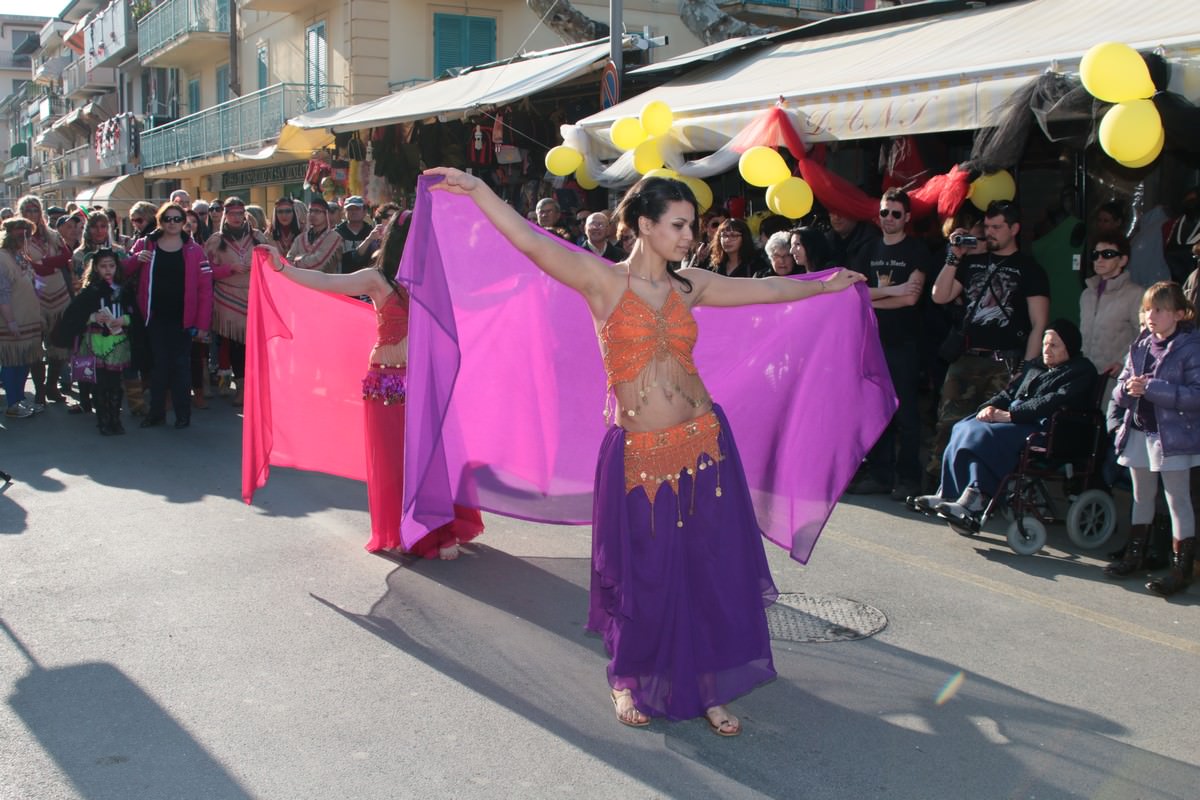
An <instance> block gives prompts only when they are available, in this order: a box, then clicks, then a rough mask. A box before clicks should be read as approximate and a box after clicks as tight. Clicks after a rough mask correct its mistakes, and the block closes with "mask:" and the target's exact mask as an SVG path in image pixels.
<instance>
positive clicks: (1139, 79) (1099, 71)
mask: <svg viewBox="0 0 1200 800" xmlns="http://www.w3.org/2000/svg"><path fill="white" fill-rule="evenodd" d="M1079 78H1080V80H1082V81H1083V88H1085V89H1087V90H1088V93H1089V94H1091V95H1092V97H1095V98H1096V99H1098V100H1103V101H1104V102H1106V103H1124V102H1125V101H1126V100H1140V99H1142V98H1146V97H1149V96H1150V95H1152V94H1154V81H1152V80H1150V70H1149V69H1148V68H1147V67H1146V62H1145V61H1143V60H1142V57H1141V55H1139V54H1138V51H1137V50H1134V49H1133V48H1132V47H1130V46H1129V45H1127V44H1121V43H1120V42H1101V43H1100V44H1097V45H1093V46H1092V47H1091V48H1090V49H1089V50H1088V51H1087V52H1086V53H1084V54H1083V58H1082V59H1081V60H1080V61H1079Z"/></svg>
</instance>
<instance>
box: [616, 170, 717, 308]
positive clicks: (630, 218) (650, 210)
mask: <svg viewBox="0 0 1200 800" xmlns="http://www.w3.org/2000/svg"><path fill="white" fill-rule="evenodd" d="M671 203H690V204H691V206H692V211H693V212H694V215H693V217H692V233H693V234H696V233H697V225H698V224H699V223H698V220H699V219H700V205H699V204H698V203H697V202H696V196H695V195H694V194H692V190H691V189H690V188H689V187H688V185H687V184H686V183H684V182H683V181H677V180H673V179H671V178H642V179H641V180H640V181H638V182H637V183H635V184H634V185H633V186H631V187H630V188H629V191H627V192H626V193H625V196H624V197H622V198H621V202H620V203H618V204H617V209H616V211H614V212H613V213H614V215H615V216H616V218H617V219H618V220H620V222H621V223H622V224H624V225H625V227H626V228H628V229H629V230H630V231H632V232H633V235H634V236H635V237H636V236H638V235H639V233H640V231H639V228H638V219H639V218H640V217H646V218H647V219H651V220H654V221H655V222H658V221H659V220H660V219H662V217H663V215H664V214H666V213H667V207H668V206H669V205H670V204H671ZM678 272H679V262H678V261H668V262H667V274H668V275H670V276H671V277H672V278H674V279H675V280H677V281H679V282H680V283H682V284H683V286H684V290H685V291H688V292H690V291H691V290H692V282H691V281H689V280H688V279H687V278H685V277H683V276H682V275H679V274H678Z"/></svg>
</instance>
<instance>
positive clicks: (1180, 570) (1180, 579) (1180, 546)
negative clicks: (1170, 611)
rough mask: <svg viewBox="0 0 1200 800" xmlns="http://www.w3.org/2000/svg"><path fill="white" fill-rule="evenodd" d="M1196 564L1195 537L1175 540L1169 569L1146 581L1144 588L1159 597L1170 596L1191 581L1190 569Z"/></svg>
mask: <svg viewBox="0 0 1200 800" xmlns="http://www.w3.org/2000/svg"><path fill="white" fill-rule="evenodd" d="M1195 564H1196V537H1195V536H1192V537H1189V538H1187V539H1182V540H1179V541H1176V542H1175V552H1174V553H1173V554H1172V556H1171V571H1170V572H1168V573H1167V575H1166V577H1164V578H1158V579H1156V580H1152V581H1149V582H1147V583H1146V588H1147V589H1149V590H1150V591H1152V592H1154V593H1155V594H1156V595H1158V596H1159V597H1170V596H1171V595H1173V594H1175V593H1176V592H1182V591H1183V590H1184V589H1186V588H1187V587H1188V586H1190V585H1191V583H1192V570H1193V569H1194V568H1195Z"/></svg>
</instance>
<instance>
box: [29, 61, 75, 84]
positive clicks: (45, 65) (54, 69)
mask: <svg viewBox="0 0 1200 800" xmlns="http://www.w3.org/2000/svg"><path fill="white" fill-rule="evenodd" d="M69 63H71V61H70V59H68V58H67V57H66V56H52V57H50V58H47V59H46V60H45V61H43V62H42V63H40V64H38V65H37V66H36V67H34V68H33V79H34V81H36V82H37V83H43V84H45V83H53V82H54V81H56V80H58V79H59V78H61V77H62V74H63V70H64V69H66V68H67V64H69Z"/></svg>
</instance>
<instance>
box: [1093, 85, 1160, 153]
mask: <svg viewBox="0 0 1200 800" xmlns="http://www.w3.org/2000/svg"><path fill="white" fill-rule="evenodd" d="M1162 132H1163V129H1162V118H1161V117H1159V115H1158V109H1157V108H1155V107H1154V102H1153V101H1151V100H1127V101H1126V102H1124V103H1118V104H1117V105H1115V106H1113V107H1112V108H1110V109H1109V110H1108V111H1106V112H1105V114H1104V119H1102V120H1100V132H1099V133H1100V135H1099V138H1100V146H1101V147H1103V148H1104V152H1106V153H1108V154H1109V155H1110V156H1112V157H1113V158H1115V159H1116V160H1117V161H1140V160H1142V159H1143V158H1145V157H1146V156H1148V155H1149V154H1150V152H1151V151H1152V150H1154V145H1155V144H1156V143H1157V142H1158V137H1159V136H1161V135H1162Z"/></svg>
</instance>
